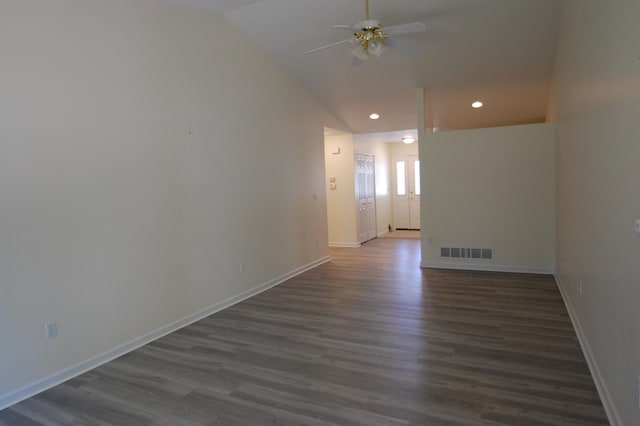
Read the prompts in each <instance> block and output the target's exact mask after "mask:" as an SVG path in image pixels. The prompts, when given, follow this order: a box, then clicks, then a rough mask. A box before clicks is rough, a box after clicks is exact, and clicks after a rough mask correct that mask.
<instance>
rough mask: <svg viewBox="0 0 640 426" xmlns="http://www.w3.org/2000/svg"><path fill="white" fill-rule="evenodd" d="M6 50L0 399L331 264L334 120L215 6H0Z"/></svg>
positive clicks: (105, 2) (0, 51)
mask: <svg viewBox="0 0 640 426" xmlns="http://www.w3.org/2000/svg"><path fill="white" fill-rule="evenodd" d="M0 57H2V67H1V69H0V92H1V93H2V96H1V97H0V233H1V238H0V342H2V343H1V345H0V401H9V400H11V397H12V395H14V394H15V393H16V392H17V391H19V390H20V389H23V387H25V386H27V387H28V386H30V385H33V384H34V383H35V384H37V383H39V382H40V381H42V380H44V379H46V378H47V377H51V376H50V375H52V374H53V375H55V374H58V373H60V372H61V371H63V370H64V369H67V368H73V366H75V365H77V364H78V363H82V362H85V361H86V360H87V359H90V358H91V357H94V356H97V355H100V354H104V353H107V352H109V351H111V350H113V349H114V348H118V347H119V345H123V344H126V343H127V342H131V341H133V340H135V339H137V338H139V337H140V336H144V335H146V334H147V333H150V332H152V331H153V330H157V329H161V328H162V327H165V326H167V324H171V323H172V322H173V321H176V320H179V319H181V318H184V317H187V316H189V315H193V314H194V313H197V312H199V311H200V310H203V309H206V308H207V307H210V306H213V305H216V304H218V303H220V302H221V301H224V300H228V299H229V298H233V297H235V296H237V295H239V294H243V292H246V291H249V290H251V289H252V288H254V287H256V286H259V285H260V284H262V283H265V282H269V281H270V280H273V279H274V278H275V277H279V276H282V275H283V274H287V273H289V272H290V271H294V270H296V269H297V268H300V267H301V266H303V265H307V264H309V263H312V262H314V261H317V260H318V259H323V258H324V257H326V256H327V243H328V241H327V235H328V233H327V218H326V214H327V209H326V196H325V194H326V193H325V188H324V182H325V179H324V177H325V175H324V162H323V126H325V125H329V126H331V127H334V128H340V126H341V124H340V123H338V122H337V121H336V120H335V119H334V118H333V117H332V116H330V115H329V114H328V113H327V112H326V111H325V110H324V109H323V108H322V107H321V106H320V105H319V104H318V103H317V102H316V101H315V100H314V99H313V98H312V97H311V96H310V95H309V94H308V93H307V92H306V91H304V90H303V89H302V88H301V86H299V85H298V84H297V83H296V82H295V81H294V80H292V79H291V78H289V77H288V76H287V75H285V74H284V73H283V72H282V71H281V70H280V69H279V68H277V67H276V65H275V64H274V62H273V61H272V60H271V59H270V58H269V57H267V56H266V55H265V54H264V53H263V52H262V51H260V50H259V49H258V48H257V47H256V46H255V45H254V44H253V43H251V42H250V41H248V39H247V38H246V37H244V36H243V35H242V33H240V31H239V30H238V29H237V28H236V27H235V26H234V25H232V24H230V23H229V22H228V21H227V19H226V18H224V17H223V16H222V15H217V14H214V13H212V12H205V11H202V10H196V9H192V8H188V7H180V6H174V5H166V4H162V3H159V2H157V1H155V0H137V1H130V0H57V1H55V2H52V1H49V0H21V1H13V2H2V3H0ZM241 261H242V262H243V263H244V265H245V270H244V271H240V268H239V264H240V262H241ZM48 320H56V321H57V325H58V336H57V337H56V338H55V339H51V340H46V339H45V337H44V324H45V321H48ZM36 387H37V386H36Z"/></svg>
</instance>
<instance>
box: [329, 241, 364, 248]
mask: <svg viewBox="0 0 640 426" xmlns="http://www.w3.org/2000/svg"><path fill="white" fill-rule="evenodd" d="M329 247H352V248H357V247H362V244H360V243H331V242H330V243H329Z"/></svg>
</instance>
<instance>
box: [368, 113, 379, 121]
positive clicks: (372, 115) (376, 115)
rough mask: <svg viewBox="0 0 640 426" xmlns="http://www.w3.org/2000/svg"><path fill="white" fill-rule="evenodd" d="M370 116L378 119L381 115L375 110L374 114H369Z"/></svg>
mask: <svg viewBox="0 0 640 426" xmlns="http://www.w3.org/2000/svg"><path fill="white" fill-rule="evenodd" d="M369 118H370V119H372V120H377V119H378V118H380V115H379V114H376V113H375V112H374V113H373V114H371V115H370V116H369Z"/></svg>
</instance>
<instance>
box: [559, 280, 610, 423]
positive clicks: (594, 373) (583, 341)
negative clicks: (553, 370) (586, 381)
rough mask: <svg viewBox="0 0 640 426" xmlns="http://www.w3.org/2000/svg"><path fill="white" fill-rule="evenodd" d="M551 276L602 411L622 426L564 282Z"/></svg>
mask: <svg viewBox="0 0 640 426" xmlns="http://www.w3.org/2000/svg"><path fill="white" fill-rule="evenodd" d="M553 277H554V278H555V280H556V285H557V286H558V290H560V294H561V295H562V300H563V301H564V305H565V307H566V308H567V312H568V313H569V318H571V324H573V329H574V330H575V331H576V336H578V342H579V343H580V348H581V349H582V354H583V355H584V358H585V360H586V361H587V365H588V366H589V371H590V372H591V377H593V382H594V383H595V385H596V389H597V391H598V395H600V400H601V401H602V405H603V406H604V411H605V412H606V413H607V418H608V419H609V423H611V426H622V421H620V415H619V414H618V410H617V409H616V407H615V404H614V403H613V398H612V397H611V394H610V393H609V389H608V388H607V385H606V384H605V381H604V378H603V377H602V373H601V372H600V368H598V364H597V363H596V359H595V357H594V356H593V352H592V351H591V347H590V346H589V342H588V341H587V338H586V336H585V334H584V332H583V331H582V327H581V326H580V321H578V316H577V315H576V312H575V310H574V309H573V305H572V304H571V302H570V301H569V297H568V295H567V292H566V290H565V286H564V283H563V282H562V278H560V275H558V273H557V272H554V274H553Z"/></svg>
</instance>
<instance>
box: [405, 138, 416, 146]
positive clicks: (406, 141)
mask: <svg viewBox="0 0 640 426" xmlns="http://www.w3.org/2000/svg"><path fill="white" fill-rule="evenodd" d="M415 141H416V138H413V137H411V136H406V137H404V138H402V142H404V143H406V144H407V145H409V144H412V143H414V142H415Z"/></svg>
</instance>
